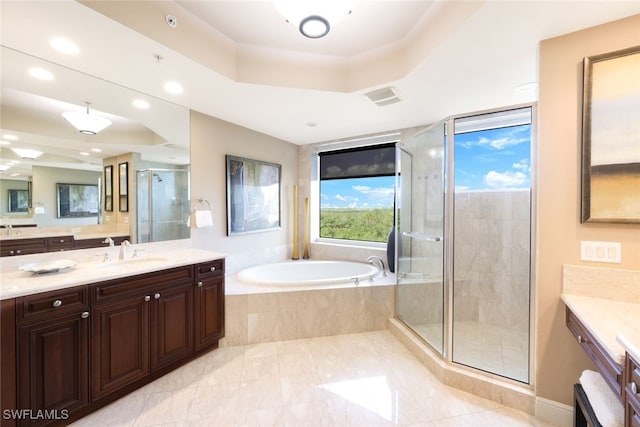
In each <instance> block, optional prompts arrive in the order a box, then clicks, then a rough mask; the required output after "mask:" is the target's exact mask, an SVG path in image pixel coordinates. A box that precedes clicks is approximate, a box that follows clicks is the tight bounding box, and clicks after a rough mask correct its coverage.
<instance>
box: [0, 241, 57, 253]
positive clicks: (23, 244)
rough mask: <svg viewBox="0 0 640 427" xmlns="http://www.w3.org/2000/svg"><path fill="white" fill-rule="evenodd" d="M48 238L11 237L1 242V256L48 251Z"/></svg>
mask: <svg viewBox="0 0 640 427" xmlns="http://www.w3.org/2000/svg"><path fill="white" fill-rule="evenodd" d="M48 251H49V246H48V243H47V239H46V238H29V239H11V240H3V241H2V242H0V256H3V257H4V256H18V255H30V254H39V253H43V252H48Z"/></svg>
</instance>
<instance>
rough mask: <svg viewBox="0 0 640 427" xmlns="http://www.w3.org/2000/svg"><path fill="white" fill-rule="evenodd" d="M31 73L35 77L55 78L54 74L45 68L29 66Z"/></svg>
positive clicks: (42, 78)
mask: <svg viewBox="0 0 640 427" xmlns="http://www.w3.org/2000/svg"><path fill="white" fill-rule="evenodd" d="M29 75H30V76H31V77H35V78H36V79H38V80H53V74H51V73H50V72H49V71H47V70H45V69H44V68H38V67H33V68H29Z"/></svg>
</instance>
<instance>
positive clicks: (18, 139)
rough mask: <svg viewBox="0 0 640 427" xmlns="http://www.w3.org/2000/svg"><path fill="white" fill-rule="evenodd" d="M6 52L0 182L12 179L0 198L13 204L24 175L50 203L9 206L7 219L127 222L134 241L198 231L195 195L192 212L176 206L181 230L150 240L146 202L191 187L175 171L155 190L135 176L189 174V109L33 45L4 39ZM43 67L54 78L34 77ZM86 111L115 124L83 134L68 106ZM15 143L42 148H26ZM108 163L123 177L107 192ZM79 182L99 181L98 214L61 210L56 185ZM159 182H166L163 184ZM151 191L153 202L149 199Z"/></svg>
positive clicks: (34, 195)
mask: <svg viewBox="0 0 640 427" xmlns="http://www.w3.org/2000/svg"><path fill="white" fill-rule="evenodd" d="M0 55H1V56H2V93H1V98H0V99H1V103H2V104H1V111H0V113H1V117H0V119H1V120H0V124H1V129H0V131H1V132H2V145H0V165H1V166H2V168H0V181H5V180H7V181H8V183H7V185H0V190H1V191H5V192H7V193H6V194H4V195H0V196H1V198H0V200H2V201H3V202H2V204H6V203H7V202H8V200H9V194H8V190H9V189H11V190H16V189H18V190H19V189H22V187H21V186H17V184H16V182H20V181H22V182H24V183H25V185H24V188H27V185H26V183H27V182H29V181H31V185H30V187H29V188H30V189H31V194H30V196H31V200H32V201H33V204H34V205H37V206H39V207H41V209H39V211H38V212H36V213H34V210H33V209H29V210H28V211H27V212H15V213H14V212H13V211H12V212H9V209H8V206H0V210H1V211H2V221H4V222H7V220H11V219H12V218H17V217H18V215H19V217H20V219H21V221H25V222H29V221H31V222H33V223H35V224H37V226H38V227H45V226H75V225H78V226H80V225H84V224H100V223H102V224H108V223H114V222H118V223H126V224H129V225H130V226H131V234H132V235H131V238H132V240H134V241H141V242H142V241H152V240H154V241H155V240H171V239H176V238H188V237H189V228H188V227H187V226H186V219H187V218H188V215H189V212H188V211H189V203H188V201H187V202H186V203H184V204H183V205H184V210H185V212H182V210H178V211H175V209H174V211H175V212H174V213H175V215H174V218H172V219H170V221H173V222H174V223H173V224H172V226H171V228H172V229H174V230H177V232H162V233H161V232H156V233H155V236H156V237H154V238H151V237H149V235H150V234H151V233H150V229H151V228H153V227H154V224H151V223H148V222H145V223H144V224H138V217H142V218H145V217H147V216H148V215H145V213H144V212H138V211H137V209H138V210H140V209H152V208H155V209H163V207H162V206H163V203H164V204H166V205H167V206H173V205H175V203H173V200H174V197H173V196H172V194H174V193H185V194H188V188H186V187H185V185H184V183H183V181H182V180H171V179H170V177H166V178H164V179H161V180H160V181H158V180H155V181H153V182H152V183H151V187H150V188H148V187H149V186H147V185H146V183H145V186H144V188H140V189H138V186H137V181H136V174H137V172H138V171H142V170H149V169H154V168H156V169H163V170H179V171H183V172H184V171H187V174H188V170H189V110H188V109H186V108H184V107H181V106H178V105H175V104H172V103H170V102H167V101H164V100H161V99H158V98H155V97H152V96H149V95H146V94H144V93H140V92H136V91H134V90H131V89H129V88H125V87H123V86H120V85H117V84H114V83H111V82H108V81H105V80H102V79H99V78H96V77H93V76H90V75H87V74H85V73H81V72H78V71H75V70H73V69H70V68H67V67H63V66H60V65H57V64H55V63H52V62H49V61H46V60H43V59H41V58H38V57H35V56H32V55H29V54H27V53H25V52H20V51H16V50H13V49H10V48H7V47H4V46H2V47H0ZM124 66H125V65H124V64H123V67H124ZM132 72H134V71H133V70H132ZM38 73H40V74H39V75H40V76H43V75H44V76H45V77H47V74H46V73H48V78H45V79H44V80H43V79H38V78H37V77H34V76H33V75H34V74H36V76H37V75H38ZM87 103H90V104H87ZM87 111H88V112H89V113H90V114H91V115H95V116H99V117H102V118H105V119H107V120H109V121H110V122H111V124H110V125H108V126H107V127H106V128H104V129H103V130H100V131H99V132H97V133H96V134H94V135H91V134H87V133H86V132H85V133H81V132H80V131H79V130H78V129H76V128H75V127H74V126H72V124H71V123H70V122H68V121H67V120H66V119H65V118H63V116H62V114H63V113H66V112H75V113H80V114H87ZM14 149H28V150H34V151H31V152H26V153H25V152H19V151H18V152H16V151H14ZM125 162H126V163H127V164H128V170H127V174H128V176H127V179H128V187H127V190H126V195H127V198H128V201H127V207H126V210H124V211H123V209H122V204H121V205H120V206H121V209H120V210H118V209H117V208H116V209H113V207H112V206H115V204H116V200H117V199H115V196H116V195H117V193H118V187H116V184H115V183H116V182H117V180H116V179H115V178H116V177H117V176H118V173H119V172H120V174H121V173H122V171H121V169H118V167H119V165H120V164H123V163H125ZM109 166H113V168H112V169H110V168H109V169H108V170H112V173H113V179H114V183H113V184H111V185H112V187H110V188H106V192H107V194H105V185H104V172H105V170H106V169H105V168H108V167H109ZM70 182H71V183H74V184H95V185H99V186H100V190H99V194H100V196H99V197H100V201H99V203H98V206H100V212H99V214H98V215H97V216H96V217H90V218H58V217H57V215H56V214H57V209H56V206H57V199H56V197H57V194H56V183H70ZM184 182H188V179H187V180H184ZM154 184H155V185H156V186H158V185H161V186H162V188H161V189H157V188H154V187H153V185H154ZM171 186H175V187H176V188H175V189H174V188H172V187H171ZM122 188H123V187H120V189H122ZM121 191H122V190H121ZM151 193H152V194H151ZM108 194H110V195H111V196H112V197H113V198H114V200H112V206H109V203H105V200H104V197H105V195H108ZM120 195H122V193H121V192H120ZM151 196H153V205H150V204H149V203H148V200H149V198H150V197H151ZM140 200H143V202H140ZM105 205H106V206H105ZM138 206H140V207H139V208H138ZM105 208H106V209H105ZM109 208H110V209H109ZM12 214H15V217H14V216H12ZM125 216H126V219H125V218H124V217H125ZM161 220H163V221H165V222H166V221H167V219H166V218H162V219H161Z"/></svg>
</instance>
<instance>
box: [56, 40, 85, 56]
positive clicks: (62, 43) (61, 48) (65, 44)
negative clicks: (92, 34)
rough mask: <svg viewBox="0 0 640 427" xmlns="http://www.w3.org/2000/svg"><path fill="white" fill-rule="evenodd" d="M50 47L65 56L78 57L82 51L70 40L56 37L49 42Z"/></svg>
mask: <svg viewBox="0 0 640 427" xmlns="http://www.w3.org/2000/svg"><path fill="white" fill-rule="evenodd" d="M49 45H51V47H52V48H54V49H55V50H57V51H58V52H61V53H64V54H65V55H77V54H78V53H80V49H78V46H77V45H76V44H75V43H74V42H72V41H71V40H69V39H65V38H64V37H56V38H54V39H51V40H50V41H49Z"/></svg>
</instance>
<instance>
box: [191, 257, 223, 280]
mask: <svg viewBox="0 0 640 427" xmlns="http://www.w3.org/2000/svg"><path fill="white" fill-rule="evenodd" d="M221 274H222V275H224V258H221V259H216V260H214V261H208V262H203V263H200V264H196V278H197V279H204V278H207V277H212V276H218V275H221Z"/></svg>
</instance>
